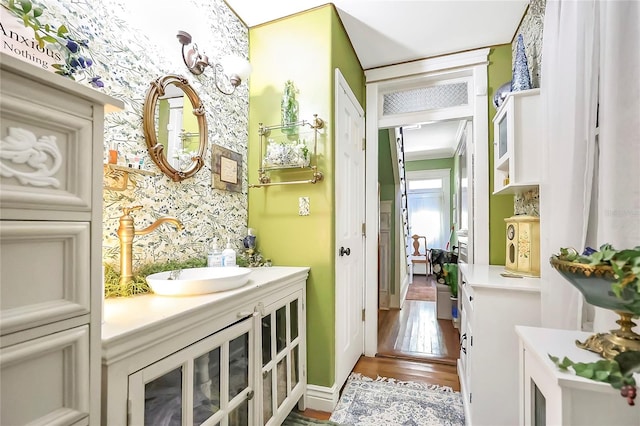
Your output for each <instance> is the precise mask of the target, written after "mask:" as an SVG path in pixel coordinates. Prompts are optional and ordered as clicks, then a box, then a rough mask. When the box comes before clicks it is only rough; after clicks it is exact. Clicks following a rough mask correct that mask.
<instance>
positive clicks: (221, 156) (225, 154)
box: [211, 145, 242, 192]
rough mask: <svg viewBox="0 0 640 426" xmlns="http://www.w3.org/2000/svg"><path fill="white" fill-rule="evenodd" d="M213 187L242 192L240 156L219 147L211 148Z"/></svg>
mask: <svg viewBox="0 0 640 426" xmlns="http://www.w3.org/2000/svg"><path fill="white" fill-rule="evenodd" d="M211 163H212V164H211V174H212V179H213V187H214V188H216V189H224V190H227V191H233V192H242V155H240V154H238V153H237V152H234V151H231V150H230V149H227V148H224V147H222V146H220V145H213V146H212V148H211Z"/></svg>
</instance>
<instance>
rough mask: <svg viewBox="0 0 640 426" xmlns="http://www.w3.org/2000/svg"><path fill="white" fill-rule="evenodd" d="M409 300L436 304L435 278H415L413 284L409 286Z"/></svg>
mask: <svg viewBox="0 0 640 426" xmlns="http://www.w3.org/2000/svg"><path fill="white" fill-rule="evenodd" d="M406 299H407V300H422V301H424V302H435V300H436V284H435V281H434V280H433V278H431V277H425V276H422V275H417V276H414V277H413V282H412V283H411V284H409V289H408V290H407V297H406Z"/></svg>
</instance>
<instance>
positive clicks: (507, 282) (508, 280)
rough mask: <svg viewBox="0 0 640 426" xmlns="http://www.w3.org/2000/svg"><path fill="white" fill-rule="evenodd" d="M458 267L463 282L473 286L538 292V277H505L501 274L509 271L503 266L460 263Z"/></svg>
mask: <svg viewBox="0 0 640 426" xmlns="http://www.w3.org/2000/svg"><path fill="white" fill-rule="evenodd" d="M459 268H460V272H462V274H463V275H464V278H465V282H466V283H467V284H469V285H471V287H473V288H479V287H480V288H488V289H507V290H514V291H529V292H540V278H534V277H522V278H513V277H505V276H502V275H501V274H503V273H505V274H508V273H509V272H508V271H507V270H505V268H504V266H499V265H478V264H473V263H469V264H467V263H460V265H459Z"/></svg>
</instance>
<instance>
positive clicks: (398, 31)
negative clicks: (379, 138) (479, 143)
mask: <svg viewBox="0 0 640 426" xmlns="http://www.w3.org/2000/svg"><path fill="white" fill-rule="evenodd" d="M225 1H226V3H227V4H228V5H229V6H230V7H231V8H232V9H233V10H234V11H235V12H236V14H237V15H238V16H239V17H240V19H242V20H243V21H244V23H245V24H246V25H247V26H248V27H253V26H256V25H260V24H263V23H265V22H269V21H273V20H275V19H278V18H281V17H285V16H289V15H292V14H294V13H297V12H301V11H304V10H308V9H311V8H314V7H316V6H320V5H324V4H327V1H322V0H261V1H259V0H225ZM332 3H333V4H334V5H335V7H336V9H337V10H338V14H339V16H340V19H341V20H342V23H343V24H344V27H345V29H346V31H347V34H348V36H349V39H350V40H351V43H352V44H353V47H354V49H355V51H356V54H357V56H358V59H359V60H360V64H361V65H362V67H363V69H365V70H366V69H371V68H376V67H382V66H386V65H392V64H397V63H403V62H408V61H412V60H416V59H424V58H429V57H433V56H439V55H444V54H449V53H454V52H460V51H465V50H472V49H477V48H482V47H487V46H493V45H499V44H505V43H511V41H512V39H513V36H514V34H515V32H516V30H517V28H518V25H519V24H520V21H521V19H522V16H523V15H524V13H525V11H526V8H527V5H528V4H529V0H334V1H333V2H332ZM458 123H459V122H458V121H452V122H447V123H433V124H428V125H423V126H422V128H421V129H420V131H413V132H414V133H413V134H412V133H411V131H409V132H407V133H405V150H406V152H408V153H410V154H408V156H407V159H409V160H410V159H412V158H413V159H426V158H443V157H444V156H443V154H442V152H443V150H448V151H451V152H453V151H454V150H455V146H454V145H455V136H456V131H457V127H458ZM445 140H446V141H448V143H449V144H450V145H449V146H447V147H443V146H442V145H443V144H444V141H445ZM416 141H417V142H416ZM415 144H417V145H415Z"/></svg>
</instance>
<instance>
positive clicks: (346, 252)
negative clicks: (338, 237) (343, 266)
mask: <svg viewBox="0 0 640 426" xmlns="http://www.w3.org/2000/svg"><path fill="white" fill-rule="evenodd" d="M338 253H339V255H340V256H344V255H347V256H349V255H350V254H351V249H350V248H349V247H347V248H344V247H340V250H339V251H338Z"/></svg>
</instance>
